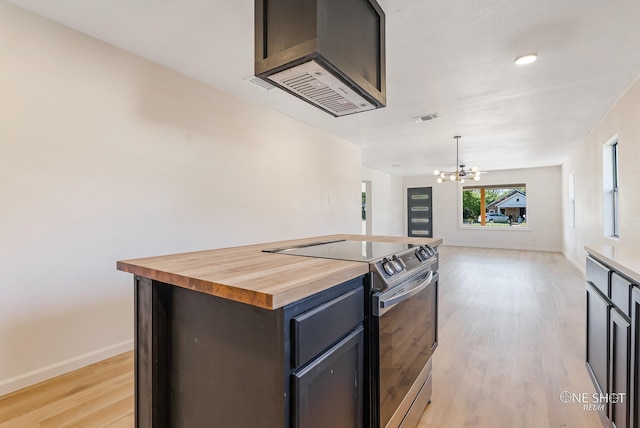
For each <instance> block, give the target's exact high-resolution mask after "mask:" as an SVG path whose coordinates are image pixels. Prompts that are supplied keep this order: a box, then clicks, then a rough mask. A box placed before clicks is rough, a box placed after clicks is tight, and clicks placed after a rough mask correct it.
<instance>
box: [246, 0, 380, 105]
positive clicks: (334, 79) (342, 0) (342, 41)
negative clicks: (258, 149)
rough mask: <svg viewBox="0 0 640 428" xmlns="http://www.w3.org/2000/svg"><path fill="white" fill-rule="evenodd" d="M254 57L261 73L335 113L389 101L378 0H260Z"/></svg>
mask: <svg viewBox="0 0 640 428" xmlns="http://www.w3.org/2000/svg"><path fill="white" fill-rule="evenodd" d="M254 59H255V63H254V72H255V73H254V74H255V75H256V76H257V77H259V78H261V79H263V80H268V81H269V82H270V83H273V84H274V85H275V86H278V87H279V88H281V89H284V90H285V91H287V92H289V93H291V94H293V95H295V96H296V97H298V98H300V99H302V100H304V101H306V102H308V103H310V104H312V105H314V106H316V107H318V108H320V109H322V110H324V111H326V112H327V113H329V114H331V115H333V116H344V115H347V114H352V113H359V112H363V111H367V110H373V109H376V108H380V107H384V106H385V104H386V83H385V81H386V80H385V79H386V77H385V76H386V75H385V14H384V11H383V10H382V8H381V7H380V5H378V3H377V2H376V0H338V1H333V0H332V1H328V0H304V1H299V0H255V58H254Z"/></svg>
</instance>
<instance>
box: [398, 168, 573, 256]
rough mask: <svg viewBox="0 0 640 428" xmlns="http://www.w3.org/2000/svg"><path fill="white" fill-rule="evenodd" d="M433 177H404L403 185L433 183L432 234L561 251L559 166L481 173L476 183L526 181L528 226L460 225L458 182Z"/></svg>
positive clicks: (449, 241) (474, 243)
mask: <svg viewBox="0 0 640 428" xmlns="http://www.w3.org/2000/svg"><path fill="white" fill-rule="evenodd" d="M436 178H437V177H435V176H433V175H428V176H423V177H407V178H405V179H404V181H403V186H404V192H405V193H406V189H407V188H410V187H429V186H431V187H432V189H433V234H434V235H433V236H434V237H436V238H442V239H443V240H444V244H445V245H455V246H469V247H485V248H505V249H523V250H540V251H561V248H562V216H561V214H560V212H561V206H562V205H561V203H562V202H561V194H562V185H561V181H560V178H561V169H560V167H559V166H555V167H544V168H527V169H513V170H502V171H491V172H490V173H488V174H486V175H483V176H482V181H480V182H479V184H486V185H490V184H517V183H525V184H526V186H527V223H528V225H527V228H504V229H502V228H488V227H487V228H473V229H469V228H468V227H467V228H465V227H462V226H461V225H460V224H461V218H460V217H461V216H460V213H461V203H462V199H461V198H462V196H461V193H460V190H459V185H457V184H454V183H442V184H438V183H436ZM405 213H406V202H405ZM405 224H406V215H405Z"/></svg>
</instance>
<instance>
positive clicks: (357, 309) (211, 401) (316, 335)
mask: <svg viewBox="0 0 640 428" xmlns="http://www.w3.org/2000/svg"><path fill="white" fill-rule="evenodd" d="M135 300H136V301H135V306H136V329H135V378H136V385H135V408H136V427H140V428H142V427H144V428H147V427H153V428H162V427H192V428H198V427H203V428H205V427H206V428H210V427H243V428H245V427H246V428H274V427H278V428H280V427H283V428H289V427H301V428H314V427H327V426H331V427H338V428H361V427H362V411H363V410H362V405H363V390H362V386H363V380H364V373H363V352H364V349H363V348H364V336H363V318H364V301H365V299H364V287H363V278H362V277H360V278H357V279H354V280H351V281H348V282H346V283H344V284H341V285H339V286H336V287H333V288H331V289H329V290H326V291H323V292H321V293H318V294H316V295H313V296H311V297H308V298H306V299H303V300H301V301H299V302H296V303H294V304H291V305H288V306H286V307H284V308H280V309H277V310H266V309H262V308H258V307H254V306H250V305H246V304H242V303H238V302H234V301H231V300H226V299H222V298H219V297H215V296H212V295H209V294H205V293H200V292H196V291H192V290H188V289H185V288H180V287H176V286H173V285H171V284H166V283H162V282H158V281H152V280H150V279H148V278H143V277H136V278H135ZM327 417H329V418H331V423H330V424H329V423H328V422H327V419H326V418H327ZM334 421H337V422H336V423H334Z"/></svg>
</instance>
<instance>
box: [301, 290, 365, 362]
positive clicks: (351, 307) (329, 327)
mask: <svg viewBox="0 0 640 428" xmlns="http://www.w3.org/2000/svg"><path fill="white" fill-rule="evenodd" d="M363 319H364V290H363V288H362V287H360V288H357V289H355V290H352V291H350V292H348V293H345V294H343V295H341V296H339V297H337V298H335V299H333V300H331V301H329V302H327V303H324V304H322V305H320V306H318V307H315V308H313V309H311V310H309V311H307V312H304V313H302V314H300V315H297V316H295V317H293V319H292V320H291V324H292V325H291V331H292V333H291V334H292V342H293V343H292V345H293V346H292V359H293V366H294V367H300V366H302V365H304V364H305V363H307V362H308V361H310V360H311V359H312V358H313V357H315V356H316V355H318V354H320V353H321V352H322V351H324V350H325V349H327V348H329V347H330V346H331V345H333V344H334V343H336V342H337V341H339V340H340V339H342V338H343V337H344V336H346V335H347V333H349V332H350V331H351V330H353V329H354V328H355V327H356V326H358V325H360V324H362V320H363Z"/></svg>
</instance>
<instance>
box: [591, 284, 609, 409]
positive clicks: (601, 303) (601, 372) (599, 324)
mask: <svg viewBox="0 0 640 428" xmlns="http://www.w3.org/2000/svg"><path fill="white" fill-rule="evenodd" d="M586 289H587V355H586V365H587V369H588V371H589V375H590V376H591V380H592V381H593V385H594V386H595V387H596V391H597V392H598V393H600V394H606V393H607V392H608V385H609V307H610V303H609V300H608V299H607V298H606V297H604V296H603V295H602V293H600V291H599V290H598V289H596V288H595V287H594V286H593V285H591V284H590V283H587V286H586ZM607 410H608V409H607ZM607 413H608V411H607Z"/></svg>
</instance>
